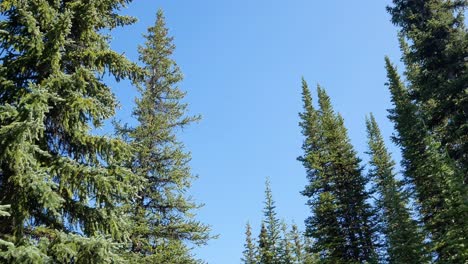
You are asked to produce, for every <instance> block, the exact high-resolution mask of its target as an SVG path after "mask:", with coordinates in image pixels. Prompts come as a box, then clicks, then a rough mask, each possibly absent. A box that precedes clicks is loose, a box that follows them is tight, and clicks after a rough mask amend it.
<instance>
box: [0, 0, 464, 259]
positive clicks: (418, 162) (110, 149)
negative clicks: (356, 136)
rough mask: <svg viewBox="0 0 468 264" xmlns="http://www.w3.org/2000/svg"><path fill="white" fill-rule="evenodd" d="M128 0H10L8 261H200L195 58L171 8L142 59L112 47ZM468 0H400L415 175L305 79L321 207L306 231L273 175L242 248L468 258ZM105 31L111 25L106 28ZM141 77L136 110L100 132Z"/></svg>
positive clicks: (251, 253) (408, 147)
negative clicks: (282, 201)
mask: <svg viewBox="0 0 468 264" xmlns="http://www.w3.org/2000/svg"><path fill="white" fill-rule="evenodd" d="M130 2H131V0H2V1H0V263H74V264H80V263H83V264H84V263H180V264H182V263H200V262H201V260H197V259H196V257H195V256H193V254H192V252H191V246H199V245H203V244H206V242H207V241H208V240H209V239H210V238H211V236H210V228H209V227H208V226H206V225H205V224H203V223H200V222H199V221H197V220H196V219H195V217H194V211H195V210H196V209H197V208H199V207H200V205H199V204H197V203H195V202H194V201H193V200H192V199H191V198H190V196H189V194H188V190H189V189H190V186H191V183H192V181H193V179H194V178H195V177H194V175H193V174H192V173H191V169H190V166H189V162H190V159H191V157H190V154H189V152H188V151H186V150H185V148H184V146H183V143H182V142H181V141H180V140H179V139H178V133H179V132H180V130H181V129H183V128H184V127H186V126H188V125H190V124H192V123H193V122H196V121H198V120H199V116H189V115H188V114H187V104H185V103H183V100H184V97H185V92H183V91H182V90H181V89H179V87H178V85H179V83H180V82H181V81H182V73H181V71H180V69H179V68H178V66H177V64H176V62H175V61H174V60H173V59H172V56H173V52H174V49H175V46H174V44H173V39H172V37H170V36H169V34H168V29H167V27H166V25H165V18H164V15H163V12H162V11H158V13H157V16H156V21H155V23H154V25H153V26H151V27H150V28H148V31H147V34H146V35H145V36H144V37H145V41H146V42H145V44H144V45H143V46H141V47H140V48H139V54H140V57H139V59H140V63H141V65H142V66H139V65H137V64H136V63H134V62H131V61H129V60H128V59H127V58H126V57H125V56H124V55H123V54H119V53H116V52H115V51H113V50H112V49H111V48H110V44H109V43H110V35H107V34H108V32H110V31H111V30H112V29H114V28H116V27H121V26H126V25H130V24H132V23H134V22H135V21H136V19H135V18H133V17H127V16H121V15H119V10H120V9H121V8H122V7H125V6H126V5H127V4H128V3H130ZM467 6H468V1H466V0H393V5H392V6H390V7H388V8H387V10H388V12H389V13H390V15H391V20H392V22H393V23H394V24H395V25H396V26H398V27H399V37H400V45H401V50H402V53H403V54H402V62H403V63H404V66H405V69H404V72H403V75H402V76H403V78H402V77H400V74H399V73H398V71H397V69H396V67H395V66H394V65H393V64H392V63H391V61H390V59H389V58H386V59H385V67H386V71H387V77H388V83H387V86H388V88H389V90H390V94H391V101H392V104H393V107H392V109H390V110H389V113H390V115H389V119H390V121H391V122H393V124H394V127H395V130H396V134H395V135H394V136H393V138H392V139H393V141H394V142H395V143H396V144H397V145H398V146H399V147H400V148H401V151H402V167H403V173H402V179H403V180H400V179H399V178H397V173H396V171H395V170H396V169H395V162H394V161H393V159H392V158H391V154H390V153H389V152H388V150H387V148H386V146H385V144H384V139H383V137H382V135H381V132H380V130H379V127H378V125H377V122H376V120H375V119H374V117H373V116H372V115H371V116H370V118H368V119H367V120H366V126H367V133H368V154H369V156H370V160H369V167H370V170H369V175H365V174H364V167H363V166H362V164H361V160H360V158H359V157H358V156H357V153H356V151H355V150H354V148H353V146H352V145H351V143H350V139H349V138H348V135H347V130H346V128H345V126H344V120H343V118H342V117H341V115H340V114H338V113H336V112H335V111H334V110H333V107H332V104H331V101H330V98H329V97H328V95H327V94H326V92H325V90H324V89H322V88H321V87H318V88H317V98H318V100H317V101H318V102H317V106H314V104H313V102H312V95H311V91H310V90H309V87H308V85H307V83H306V82H305V81H304V80H303V81H302V102H303V111H302V112H301V113H300V114H299V116H300V124H299V125H300V128H301V129H302V134H303V136H304V142H303V145H302V150H303V155H302V156H301V157H299V158H298V160H299V161H300V162H301V163H302V164H303V166H304V167H305V169H306V174H307V180H308V184H307V186H306V187H305V189H304V190H303V191H302V194H303V195H304V196H305V197H307V205H308V207H309V208H310V212H311V215H310V217H308V218H307V219H306V221H305V224H306V231H305V233H304V234H303V233H301V232H300V231H299V229H298V227H297V226H296V225H292V226H291V227H288V225H287V224H285V223H284V222H282V221H280V219H279V218H278V216H277V213H276V206H275V201H274V199H273V195H272V191H271V187H270V184H269V182H268V181H267V183H266V190H265V204H264V210H263V219H262V223H261V227H260V230H259V234H258V236H253V235H252V228H251V226H250V225H249V224H247V226H246V231H245V235H246V240H245V245H244V246H245V250H244V252H243V258H242V262H243V263H247V264H254V263H256V264H257V263H259V264H298V263H330V264H334V263H343V264H344V263H395V264H400V263H403V264H406V263H407V264H410V263H457V264H458V263H466V262H467V260H468V248H467V245H468V238H467V236H468V221H467V220H466V219H468V188H467V180H468V89H467V83H468V73H467V67H468V36H467V30H466V27H465V17H464V14H465V12H466V7H467ZM106 33H107V34H106ZM105 74H107V75H109V76H110V78H114V79H115V80H116V81H121V80H124V79H125V80H129V81H130V83H131V84H132V85H134V86H135V87H137V89H138V92H139V94H138V96H137V98H136V106H135V108H134V111H133V117H134V118H135V121H136V122H135V124H134V125H132V126H130V125H121V124H119V123H117V122H115V123H114V124H115V125H116V134H117V135H116V136H114V137H111V136H102V135H96V134H95V133H93V131H94V130H95V129H96V128H100V127H103V125H104V122H105V121H106V120H109V119H111V118H113V117H114V115H115V110H116V107H117V105H118V102H117V99H116V98H115V96H114V93H113V92H112V89H111V87H109V86H108V85H107V84H106V82H105V81H104V77H103V76H104V75H105Z"/></svg>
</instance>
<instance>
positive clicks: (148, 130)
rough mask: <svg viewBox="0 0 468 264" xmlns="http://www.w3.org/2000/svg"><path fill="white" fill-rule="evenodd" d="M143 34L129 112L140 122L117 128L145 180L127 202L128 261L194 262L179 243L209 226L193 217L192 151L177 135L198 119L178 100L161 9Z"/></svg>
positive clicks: (197, 239)
mask: <svg viewBox="0 0 468 264" xmlns="http://www.w3.org/2000/svg"><path fill="white" fill-rule="evenodd" d="M145 38H146V43H145V45H144V46H142V47H140V49H139V52H140V60H141V61H142V62H143V63H144V65H145V68H144V69H145V73H146V75H145V78H144V83H143V84H142V86H143V88H141V87H140V89H139V91H140V93H141V96H140V97H139V98H137V100H136V108H135V110H134V113H133V115H134V117H135V118H136V119H137V121H138V125H137V126H136V127H129V126H124V127H119V129H118V132H119V133H120V134H121V135H122V136H123V138H125V139H126V140H127V141H128V142H129V144H131V145H132V146H133V149H134V153H135V155H134V156H133V159H131V160H130V161H129V163H128V166H129V168H130V169H131V171H132V172H133V173H134V174H136V175H139V176H141V177H143V178H144V179H145V180H146V181H145V183H144V185H143V186H144V187H143V188H142V189H141V190H140V191H139V192H138V195H137V196H136V198H135V199H132V202H131V203H130V204H129V210H130V215H131V219H132V222H133V227H132V229H131V235H130V238H131V241H132V245H131V252H132V253H134V254H132V255H131V259H132V260H133V261H136V262H138V263H141V262H142V261H143V262H144V263H192V262H194V260H192V259H191V256H190V252H189V249H188V248H187V246H186V245H185V244H184V243H182V242H184V241H187V242H188V241H189V242H191V243H194V244H198V245H201V244H204V243H205V242H206V241H207V240H208V239H209V234H208V231H209V228H208V227H207V226H205V225H203V224H201V223H200V222H198V221H196V220H194V219H193V213H192V211H193V209H196V208H197V207H198V205H196V204H195V203H193V202H192V201H190V200H189V199H188V198H187V197H186V193H187V189H188V188H189V187H190V184H191V180H192V179H193V177H194V176H193V175H192V174H191V173H190V167H189V166H188V162H189V161H190V155H189V153H187V152H185V151H184V149H183V145H182V143H181V142H180V141H179V140H178V139H177V137H176V133H177V130H178V129H180V128H183V127H185V126H187V125H189V124H190V123H192V122H194V121H197V120H198V119H199V117H198V116H185V112H186V108H187V105H186V104H184V103H181V100H182V99H183V98H184V95H185V93H184V92H183V91H181V90H180V89H179V88H178V87H177V84H178V83H179V82H180V81H181V80H182V74H181V72H180V70H179V68H178V66H177V64H176V63H175V62H174V61H173V60H172V59H171V55H172V53H173V51H174V48H175V46H174V44H173V43H172V37H169V36H168V29H167V28H166V26H165V18H164V15H163V12H162V11H161V10H159V11H158V13H157V17H156V22H155V24H154V26H152V27H150V28H149V29H148V33H147V35H145Z"/></svg>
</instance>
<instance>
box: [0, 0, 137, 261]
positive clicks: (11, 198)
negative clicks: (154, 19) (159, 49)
mask: <svg viewBox="0 0 468 264" xmlns="http://www.w3.org/2000/svg"><path fill="white" fill-rule="evenodd" d="M128 2H130V1H128V0H107V1H97V0H86V1H85V0H75V1H61V0H57V1H44V0H22V1H19V0H5V1H1V3H0V16H1V19H0V50H1V53H0V83H1V85H0V204H9V205H11V210H10V213H11V216H10V217H6V218H5V217H4V218H2V221H0V239H2V240H4V241H7V242H8V245H6V246H5V245H4V244H3V245H1V246H0V252H2V253H1V255H0V262H2V263H47V262H54V263H110V262H112V263H116V262H119V261H120V260H121V258H120V256H119V255H117V253H116V252H117V248H116V247H117V245H116V244H115V242H118V241H123V240H124V239H125V238H126V237H127V236H128V234H127V232H126V229H127V227H128V224H129V221H128V219H127V218H126V217H124V216H123V215H120V209H119V205H121V204H124V203H125V202H126V200H127V198H128V197H130V196H133V195H135V194H136V191H137V189H138V187H139V186H138V185H139V184H138V182H139V181H138V180H137V179H136V177H135V175H133V174H132V173H131V172H130V171H129V170H128V169H125V168H124V167H122V166H121V163H122V160H125V159H127V158H128V157H130V155H131V152H130V148H129V147H128V145H127V144H126V143H125V142H122V141H121V140H118V139H113V138H109V137H106V136H98V135H94V134H92V133H91V130H92V129H93V128H96V127H99V126H101V125H102V123H103V121H104V120H105V119H107V118H110V117H112V116H113V114H114V111H115V108H116V105H117V102H116V99H115V97H114V95H113V93H112V92H111V90H110V87H109V86H107V85H106V84H105V83H104V82H103V79H102V76H103V74H104V73H108V74H109V75H111V76H113V77H115V79H116V80H117V81H119V80H121V79H124V78H130V79H135V78H136V77H138V76H139V75H140V73H141V70H140V68H139V67H138V66H137V65H136V64H134V63H131V62H129V61H128V60H127V59H126V58H125V57H124V56H123V55H121V54H119V53H116V52H115V51H113V50H111V49H110V47H109V43H108V40H109V37H108V36H107V35H104V34H103V33H102V32H106V31H108V30H111V29H113V28H115V27H118V26H125V25H128V24H131V23H133V22H134V21H135V20H134V19H133V18H131V17H126V16H120V15H118V14H117V13H116V12H117V11H118V10H119V8H121V7H122V6H124V5H125V4H127V3H128ZM25 249H27V250H25ZM15 250H16V251H15ZM15 252H16V253H20V254H16V253H15Z"/></svg>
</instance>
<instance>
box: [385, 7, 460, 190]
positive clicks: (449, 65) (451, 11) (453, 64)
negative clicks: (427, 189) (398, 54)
mask: <svg viewBox="0 0 468 264" xmlns="http://www.w3.org/2000/svg"><path fill="white" fill-rule="evenodd" d="M467 6H468V1H466V0H456V1H446V0H431V1H426V0H413V1H408V0H393V5H392V6H390V7H388V11H389V13H390V14H391V16H392V22H393V23H394V24H395V25H397V26H399V28H400V36H401V37H402V38H403V39H404V40H405V41H406V42H407V43H409V44H410V45H409V46H408V49H407V52H405V54H403V62H404V63H405V66H406V77H407V80H408V82H409V87H408V88H409V93H410V98H411V100H413V102H414V103H415V104H417V105H418V106H419V108H420V109H419V111H420V112H422V113H424V114H422V115H421V116H420V118H422V119H423V121H424V125H425V130H427V131H430V133H431V134H433V135H434V136H435V138H436V140H437V141H440V144H441V148H443V149H444V151H446V152H447V154H448V156H449V157H450V158H451V159H453V160H454V162H455V164H456V166H457V167H459V168H462V170H463V172H464V175H465V178H464V184H466V180H467V179H468V125H467V123H468V111H467V110H466V109H467V108H468V96H467V92H466V83H467V82H468V72H467V67H468V64H467V63H466V58H467V56H468V35H467V30H466V27H465V17H464V14H465V12H466V8H467Z"/></svg>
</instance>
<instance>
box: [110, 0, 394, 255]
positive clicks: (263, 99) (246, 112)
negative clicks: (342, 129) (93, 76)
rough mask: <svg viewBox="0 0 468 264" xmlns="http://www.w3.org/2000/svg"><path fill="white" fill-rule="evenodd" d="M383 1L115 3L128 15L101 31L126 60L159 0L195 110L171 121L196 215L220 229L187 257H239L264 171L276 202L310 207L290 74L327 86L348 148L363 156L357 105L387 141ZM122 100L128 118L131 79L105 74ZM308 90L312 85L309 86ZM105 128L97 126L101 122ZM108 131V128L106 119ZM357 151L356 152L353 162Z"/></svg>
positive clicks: (297, 209) (288, 207)
mask: <svg viewBox="0 0 468 264" xmlns="http://www.w3.org/2000/svg"><path fill="white" fill-rule="evenodd" d="M388 4H390V1H389V0H387V1H375V0H360V1H338V0H330V1H310V0H291V1H278V0H255V1H253V0H237V1H228V0H226V1H219V0H218V1H216V0H200V1H175V0H170V1H169V0H158V1H150V0H143V1H135V2H134V3H132V4H130V5H129V7H128V8H126V9H124V10H122V12H123V13H125V14H129V15H133V16H136V17H138V19H139V22H138V23H136V24H135V25H132V26H129V27H125V28H122V29H117V30H115V31H113V32H112V36H113V40H112V47H113V48H114V49H115V50H117V51H119V52H125V54H126V55H127V56H128V57H129V58H130V59H131V60H134V61H136V60H137V59H138V54H137V46H138V45H139V44H142V43H143V38H142V34H144V33H145V32H146V28H147V27H148V26H150V25H152V24H153V23H154V20H155V15H156V11H157V9H158V8H162V9H163V10H164V12H165V15H166V20H167V25H168V27H169V29H170V34H171V35H172V36H174V38H175V40H174V43H175V44H176V46H177V49H176V52H175V55H174V59H175V60H176V61H177V63H178V64H179V66H180V67H181V69H182V72H183V73H184V76H185V79H184V81H183V82H182V83H181V85H180V87H181V88H182V89H183V90H185V91H187V97H186V100H185V101H186V102H187V103H189V108H190V112H191V113H193V114H201V115H202V116H203V120H202V121H201V122H200V123H199V124H196V125H193V126H191V127H189V128H187V129H185V130H184V131H183V133H181V138H182V140H183V141H184V143H185V145H186V148H187V150H189V151H191V152H192V157H193V160H192V162H191V165H192V168H193V173H194V174H196V175H198V176H199V179H198V180H196V181H195V182H194V184H193V188H192V189H191V191H190V195H191V196H193V197H194V199H195V200H196V201H198V202H200V203H205V204H206V205H205V206H204V207H203V208H202V209H200V210H199V211H198V217H197V218H198V219H199V220H201V221H203V222H204V223H207V224H210V225H211V226H212V228H213V234H219V235H220V237H219V239H217V240H212V241H210V242H209V244H208V245H207V246H205V247H202V248H199V249H196V250H195V251H194V252H195V253H196V254H197V256H198V257H200V258H201V259H203V260H205V261H207V262H208V263H214V264H218V263H219V264H231V263H239V262H240V258H241V254H242V250H243V244H244V226H245V224H246V222H247V221H250V223H251V224H252V225H253V228H254V234H257V233H258V229H259V226H260V221H261V218H262V212H261V210H262V208H263V200H264V182H265V178H266V177H269V178H270V180H271V186H272V190H273V196H274V199H275V200H276V204H277V212H278V215H279V216H280V217H281V218H284V219H285V220H286V222H288V223H291V222H292V221H294V222H295V223H297V224H298V225H299V226H300V228H301V229H303V228H304V224H303V223H304V219H305V218H306V217H307V216H308V215H309V214H310V212H309V209H308V208H307V206H306V205H305V202H306V199H305V197H303V196H301V195H300V193H299V192H300V191H301V190H302V189H303V187H304V186H305V184H306V177H305V172H304V169H303V168H302V165H301V164H300V163H299V162H298V161H296V158H297V157H298V156H299V155H301V144H302V135H301V133H300V129H299V127H298V122H299V119H298V112H300V111H301V107H302V103H301V77H302V76H304V78H305V79H306V80H307V81H308V82H309V85H310V86H311V87H313V86H315V85H316V84H317V83H320V84H321V85H322V86H323V87H324V88H325V89H326V90H327V92H328V93H329V95H330V96H331V98H332V103H333V105H334V107H335V110H336V111H338V112H340V113H341V114H342V115H343V117H344V119H345V124H346V126H347V128H348V130H349V136H350V138H351V141H352V143H353V144H354V145H355V147H356V150H357V151H358V153H359V154H360V156H361V157H362V158H363V160H367V157H366V155H365V154H364V152H365V150H366V132H365V115H366V114H368V113H369V112H373V113H374V115H375V117H376V119H377V121H378V122H379V124H380V126H381V129H382V132H383V135H384V136H385V137H386V139H387V142H388V144H389V147H390V150H391V151H392V152H394V153H396V155H395V156H396V158H398V156H399V154H398V150H397V149H396V148H395V147H394V146H393V145H391V142H390V140H389V138H390V136H391V134H392V133H393V126H392V124H391V123H389V121H388V120H387V118H386V116H387V112H386V109H388V108H390V107H391V104H390V97H389V93H388V91H387V89H386V87H385V86H384V83H385V82H386V73H385V70H384V56H385V55H388V56H390V58H391V59H392V60H393V61H394V62H396V63H397V65H400V63H399V58H400V51H399V48H398V42H397V34H396V32H397V29H396V28H395V27H394V26H393V25H392V24H391V23H390V16H389V15H388V14H387V13H386V10H385V7H386V5H388ZM110 83H111V85H112V86H113V88H114V91H115V93H116V94H117V97H118V99H119V100H120V102H121V105H122V107H121V109H120V110H119V112H118V115H117V117H118V119H120V120H122V121H123V122H129V123H132V117H131V111H132V108H133V106H134V104H133V98H134V97H135V96H136V89H135V88H134V87H132V86H131V85H130V84H129V83H128V82H121V83H119V84H116V83H113V82H110ZM314 92H315V90H314ZM106 129H108V128H106ZM108 131H109V132H108V133H111V130H110V128H109V130H108ZM364 164H365V163H364V162H363V165H364Z"/></svg>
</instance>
